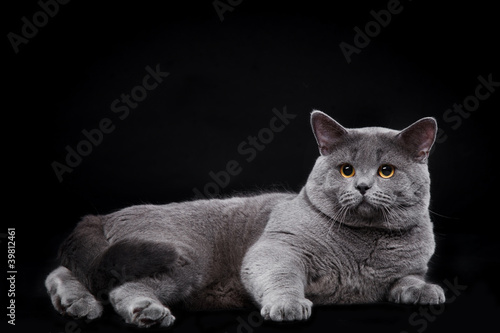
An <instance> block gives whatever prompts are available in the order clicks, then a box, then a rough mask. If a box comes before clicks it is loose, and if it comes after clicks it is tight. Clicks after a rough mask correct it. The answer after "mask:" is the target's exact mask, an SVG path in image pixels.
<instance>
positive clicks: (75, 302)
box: [60, 295, 103, 320]
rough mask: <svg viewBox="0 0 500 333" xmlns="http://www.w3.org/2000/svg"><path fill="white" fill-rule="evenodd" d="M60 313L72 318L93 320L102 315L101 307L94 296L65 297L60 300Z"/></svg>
mask: <svg viewBox="0 0 500 333" xmlns="http://www.w3.org/2000/svg"><path fill="white" fill-rule="evenodd" d="M60 304H61V309H62V313H63V314H65V315H68V316H70V317H73V318H78V319H81V318H86V319H88V320H94V319H96V318H99V317H100V316H101V315H102V311H103V307H102V305H101V303H99V302H98V301H97V300H96V299H95V298H94V296H91V295H87V296H84V297H82V298H76V299H75V298H74V299H66V298H62V300H61V301H60Z"/></svg>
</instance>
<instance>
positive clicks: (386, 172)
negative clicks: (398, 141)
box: [378, 164, 396, 178]
mask: <svg viewBox="0 0 500 333" xmlns="http://www.w3.org/2000/svg"><path fill="white" fill-rule="evenodd" d="M395 171H396V168H394V166H392V165H390V164H382V165H381V166H380V168H378V175H379V176H380V177H382V178H391V177H392V176H394V172H395Z"/></svg>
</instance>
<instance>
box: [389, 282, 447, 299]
mask: <svg viewBox="0 0 500 333" xmlns="http://www.w3.org/2000/svg"><path fill="white" fill-rule="evenodd" d="M445 299H446V298H445V296H444V291H443V288H441V287H440V286H438V285H437V284H432V283H422V284H418V285H410V286H401V287H397V288H394V289H393V290H391V292H390V293H389V300H390V301H391V302H395V303H403V304H441V303H444V301H445Z"/></svg>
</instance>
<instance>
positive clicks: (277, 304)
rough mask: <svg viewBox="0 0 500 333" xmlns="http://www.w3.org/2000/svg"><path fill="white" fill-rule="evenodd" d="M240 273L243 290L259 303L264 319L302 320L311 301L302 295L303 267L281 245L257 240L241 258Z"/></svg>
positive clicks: (303, 286)
mask: <svg viewBox="0 0 500 333" xmlns="http://www.w3.org/2000/svg"><path fill="white" fill-rule="evenodd" d="M241 277H242V281H243V284H244V285H245V288H246V289H247V291H248V292H249V293H250V294H251V295H252V297H253V298H254V300H255V301H256V302H257V303H258V304H259V305H260V307H261V315H262V317H263V318H264V319H271V320H273V321H292V320H306V319H308V318H309V317H310V315H311V308H312V302H311V301H310V300H308V299H306V298H305V295H304V290H305V285H306V277H305V267H304V265H303V263H302V261H301V260H300V258H299V257H298V256H297V255H296V254H295V253H294V252H293V251H291V249H290V248H288V247H287V246H284V245H281V246H280V245H279V244H277V243H275V242H269V241H264V240H262V239H261V240H259V241H258V242H257V243H256V244H254V246H252V247H251V248H250V250H249V251H248V253H247V254H246V256H245V259H244V261H243V265H242V270H241Z"/></svg>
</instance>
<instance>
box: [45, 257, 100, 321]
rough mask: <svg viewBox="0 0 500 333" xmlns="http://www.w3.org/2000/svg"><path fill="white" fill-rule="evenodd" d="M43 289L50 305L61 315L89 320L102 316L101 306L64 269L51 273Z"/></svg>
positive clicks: (61, 267) (69, 272) (71, 274)
mask: <svg viewBox="0 0 500 333" xmlns="http://www.w3.org/2000/svg"><path fill="white" fill-rule="evenodd" d="M45 287H46V288H47V292H48V293H49V295H50V299H51V300H52V305H54V308H55V309H56V310H57V311H59V313H61V314H65V315H69V316H71V317H74V318H87V319H90V320H93V319H96V318H98V317H100V316H101V314H102V310H103V307H102V304H101V303H100V302H99V301H97V299H96V298H95V297H94V295H92V294H91V293H90V292H89V291H88V289H87V288H85V286H84V285H83V284H82V283H81V282H80V281H78V280H77V279H76V277H75V276H74V275H73V273H71V271H70V270H68V269H67V268H66V267H63V266H59V267H58V268H57V269H55V270H54V271H52V273H50V274H49V276H47V278H46V279H45Z"/></svg>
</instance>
